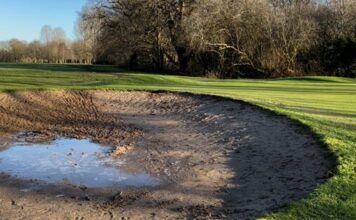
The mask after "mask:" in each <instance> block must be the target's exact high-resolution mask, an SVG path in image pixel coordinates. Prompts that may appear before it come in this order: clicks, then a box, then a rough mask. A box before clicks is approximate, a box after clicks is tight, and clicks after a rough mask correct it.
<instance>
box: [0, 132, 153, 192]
mask: <svg viewBox="0 0 356 220" xmlns="http://www.w3.org/2000/svg"><path fill="white" fill-rule="evenodd" d="M109 151H110V148H109V147H105V146H101V145H98V144H95V143H93V142H90V141H88V140H76V139H65V138H61V139H57V140H55V141H54V142H51V143H49V144H30V143H22V142H16V143H14V144H13V145H11V146H10V147H9V148H8V149H7V150H5V151H2V152H0V172H4V173H8V174H10V175H12V176H14V177H16V178H19V179H36V180H41V181H46V182H48V183H61V182H64V183H71V184H75V185H80V186H87V187H130V186H131V187H144V186H155V185H158V180H156V179H155V178H153V177H151V176H150V175H148V174H147V173H145V172H135V173H130V172H127V171H124V170H122V169H120V165H123V163H124V161H123V160H121V159H120V158H113V157H111V156H110V152H109Z"/></svg>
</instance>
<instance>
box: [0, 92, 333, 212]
mask: <svg viewBox="0 0 356 220" xmlns="http://www.w3.org/2000/svg"><path fill="white" fill-rule="evenodd" d="M19 132H27V133H29V132H33V133H35V134H36V135H33V136H32V139H33V140H32V141H34V142H40V141H51V140H53V139H55V138H56V137H70V138H78V139H84V138H85V139H91V140H93V141H95V142H98V143H103V144H107V145H110V146H112V147H113V151H114V150H115V149H117V146H132V148H130V151H129V152H127V153H126V152H125V154H120V155H119V156H120V157H124V158H125V160H126V161H127V162H128V163H129V164H130V166H129V167H128V169H133V168H132V167H135V166H136V167H137V168H140V169H144V170H145V171H146V172H148V173H150V174H151V175H152V176H154V177H156V178H158V179H160V180H161V185H160V186H157V187H151V188H122V189H119V188H110V189H109V188H106V189H90V188H83V187H78V186H72V185H68V184H46V183H42V182H38V181H36V180H30V181H29V180H26V181H25V180H19V179H15V178H13V177H11V176H9V175H7V174H1V175H0V179H1V181H0V216H1V219H251V218H256V217H259V216H263V215H265V214H268V213H272V212H275V211H277V210H279V209H281V208H283V207H286V206H287V205H288V204H290V203H291V202H293V201H297V200H300V199H302V198H304V197H306V196H307V195H308V194H309V193H311V192H313V191H314V190H315V189H316V188H317V187H318V186H319V185H320V184H322V183H323V182H325V181H326V180H327V179H328V178H329V177H330V176H331V173H332V172H331V171H332V170H333V169H334V167H335V162H334V158H333V157H332V156H331V154H330V153H329V152H328V151H327V149H326V147H325V146H323V145H322V144H321V143H320V142H319V141H318V139H317V138H316V137H315V135H313V134H312V132H311V131H310V130H309V129H307V128H306V127H304V126H302V125H300V124H298V123H296V122H294V121H292V120H290V119H287V118H285V117H283V116H278V115H276V114H274V113H272V112H269V111H266V110H263V109H261V108H258V107H255V106H252V105H249V104H246V103H241V102H237V101H233V100H229V99H224V98H218V97H212V96H200V95H189V94H175V93H159V92H157V93H149V92H114V91H88V92H11V93H2V94H0V133H1V139H0V150H1V149H2V150H4V149H6V148H7V147H9V145H10V144H11V141H13V139H14V136H15V135H16V134H18V133H19ZM28 138H29V139H31V136H30V137H28ZM132 172H134V170H133V171H132ZM24 189H25V190H24Z"/></svg>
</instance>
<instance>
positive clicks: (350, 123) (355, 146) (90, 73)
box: [0, 64, 356, 219]
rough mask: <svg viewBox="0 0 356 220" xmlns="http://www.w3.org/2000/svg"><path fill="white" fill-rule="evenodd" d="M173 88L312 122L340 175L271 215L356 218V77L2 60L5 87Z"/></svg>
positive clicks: (1, 82)
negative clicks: (189, 73) (170, 71)
mask: <svg viewBox="0 0 356 220" xmlns="http://www.w3.org/2000/svg"><path fill="white" fill-rule="evenodd" d="M33 89H36V90H39V89H46V90H48V89H83V90H84V89H115V90H169V91H180V92H192V93H200V94H214V95H219V96H225V97H231V98H234V99H238V100H243V101H247V102H250V103H253V104H255V105H259V106H261V107H264V108H268V109H271V110H273V111H275V112H278V113H281V114H285V115H287V116H288V117H290V118H293V119H296V120H299V121H300V122H302V123H304V124H306V125H307V126H309V127H310V128H311V129H312V130H313V131H314V132H315V133H316V134H317V135H318V136H319V137H320V139H321V140H322V141H323V142H324V143H326V144H327V146H328V147H329V149H330V151H331V152H333V153H334V154H335V155H336V157H337V160H338V163H339V165H338V167H337V170H336V173H335V174H334V175H335V176H334V177H332V178H331V179H330V180H329V181H328V182H327V183H325V184H323V185H321V186H320V187H319V188H318V189H317V190H316V191H315V192H314V193H312V194H311V195H310V196H309V197H308V198H306V199H304V200H302V201H299V202H296V203H294V204H292V205H291V206H290V207H288V208H286V209H284V210H281V211H280V212H278V213H275V214H271V215H268V216H267V217H266V218H267V219H356V80H355V79H348V78H336V77H302V78H290V79H280V80H218V79H206V78H198V77H182V76H165V75H158V74H140V73H130V74H128V73H125V71H121V70H119V69H117V68H115V67H110V66H109V67H108V66H85V65H14V64H0V91H9V90H33Z"/></svg>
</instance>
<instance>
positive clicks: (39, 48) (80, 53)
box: [0, 25, 93, 64]
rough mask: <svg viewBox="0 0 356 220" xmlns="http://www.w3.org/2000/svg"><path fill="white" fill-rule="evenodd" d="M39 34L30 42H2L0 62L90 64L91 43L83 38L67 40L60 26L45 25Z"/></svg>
mask: <svg viewBox="0 0 356 220" xmlns="http://www.w3.org/2000/svg"><path fill="white" fill-rule="evenodd" d="M40 36H41V37H40V40H34V41H32V42H30V43H27V42H25V41H21V40H18V39H12V40H9V41H6V42H2V43H1V44H0V62H7V63H84V64H90V63H91V62H92V60H93V53H92V51H91V47H90V45H91V44H90V43H88V42H87V41H85V40H84V39H83V38H79V39H77V40H76V41H74V42H71V41H69V40H68V39H67V38H66V34H65V32H64V30H63V29H62V28H59V27H57V28H52V27H50V26H48V25H45V26H43V27H42V29H41V34H40Z"/></svg>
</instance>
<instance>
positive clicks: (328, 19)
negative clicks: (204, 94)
mask: <svg viewBox="0 0 356 220" xmlns="http://www.w3.org/2000/svg"><path fill="white" fill-rule="evenodd" d="M80 30H81V33H82V35H83V36H84V38H85V39H86V40H87V42H90V44H91V49H92V50H91V52H92V57H93V62H97V63H110V64H119V65H125V66H128V67H135V68H143V69H145V70H154V71H175V72H177V71H178V72H182V73H191V74H208V75H213V76H218V77H232V78H233V77H280V76H297V75H306V74H323V75H341V76H355V74H356V70H355V68H356V65H355V63H356V62H355V54H356V53H355V52H356V1H354V0H91V1H89V2H88V4H87V6H86V7H85V8H84V9H83V11H82V13H81V20H80Z"/></svg>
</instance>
